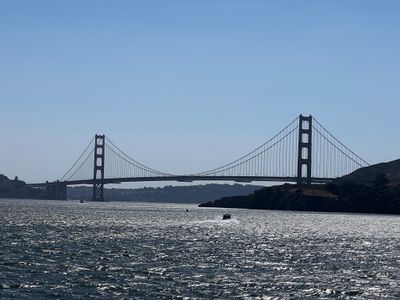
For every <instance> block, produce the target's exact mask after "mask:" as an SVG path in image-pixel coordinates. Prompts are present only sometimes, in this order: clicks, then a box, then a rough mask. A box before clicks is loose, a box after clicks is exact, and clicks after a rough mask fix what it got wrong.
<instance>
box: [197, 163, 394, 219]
mask: <svg viewBox="0 0 400 300" xmlns="http://www.w3.org/2000/svg"><path fill="white" fill-rule="evenodd" d="M399 177H400V160H396V161H393V162H389V163H384V164H378V165H373V166H370V167H367V168H363V169H360V170H357V171H355V172H353V173H352V174H350V175H347V176H344V177H342V178H339V179H337V180H336V181H335V182H333V183H329V184H327V185H311V186H298V185H290V184H284V185H281V186H274V187H267V188H263V189H261V190H258V191H255V192H254V193H253V194H250V195H248V196H237V197H224V198H221V199H219V200H216V201H213V202H207V203H204V204H201V205H200V206H207V207H232V208H255V209H279V210H300V211H322V212H329V211H331V212H362V213H385V214H400V184H399V183H400V178H399Z"/></svg>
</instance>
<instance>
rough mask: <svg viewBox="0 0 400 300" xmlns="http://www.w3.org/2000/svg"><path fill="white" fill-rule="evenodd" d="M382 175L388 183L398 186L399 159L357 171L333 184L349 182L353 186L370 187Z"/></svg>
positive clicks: (399, 174)
mask: <svg viewBox="0 0 400 300" xmlns="http://www.w3.org/2000/svg"><path fill="white" fill-rule="evenodd" d="M382 175H384V176H385V177H386V179H387V180H388V183H390V184H400V159H397V160H393V161H390V162H386V163H380V164H376V165H372V166H368V167H365V168H361V169H358V170H356V171H354V172H353V173H351V174H349V175H346V176H343V177H341V178H339V179H337V180H336V182H335V183H343V182H345V181H350V182H353V183H355V184H360V185H368V186H372V185H374V183H375V181H376V180H377V179H378V176H382Z"/></svg>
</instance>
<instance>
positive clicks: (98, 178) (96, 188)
mask: <svg viewBox="0 0 400 300" xmlns="http://www.w3.org/2000/svg"><path fill="white" fill-rule="evenodd" d="M104 146H105V135H98V134H96V135H95V137H94V167H93V196H92V201H104V194H103V191H104V181H103V180H104Z"/></svg>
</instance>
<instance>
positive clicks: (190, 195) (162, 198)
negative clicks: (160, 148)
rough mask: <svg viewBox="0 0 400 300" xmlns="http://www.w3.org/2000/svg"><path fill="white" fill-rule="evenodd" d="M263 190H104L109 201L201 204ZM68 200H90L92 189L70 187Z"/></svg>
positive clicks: (238, 186) (247, 187)
mask: <svg viewBox="0 0 400 300" xmlns="http://www.w3.org/2000/svg"><path fill="white" fill-rule="evenodd" d="M260 188H262V186H257V185H241V184H234V185H229V184H206V185H192V186H166V187H162V188H160V187H157V188H152V187H145V188H140V189H115V188H113V189H107V188H105V189H104V198H105V199H106V200H107V201H139V202H177V203H180V202H181V203H201V202H206V201H211V200H214V199H217V198H220V197H223V196H236V195H243V194H250V193H253V192H254V191H255V190H258V189H260ZM67 197H68V199H74V200H78V199H82V200H90V199H91V197H92V187H88V186H80V187H68V191H67Z"/></svg>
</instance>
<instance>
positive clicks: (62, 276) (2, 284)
mask: <svg viewBox="0 0 400 300" xmlns="http://www.w3.org/2000/svg"><path fill="white" fill-rule="evenodd" d="M186 209H188V210H189V212H186ZM226 212H229V213H231V215H232V219H231V220H224V221H222V214H223V213H226ZM0 232H1V242H0V298H16V299H24V298H26V299H30V298H35V299H41V298H42V299H48V298H55V299H71V298H75V299H76V298H82V299H88V298H91V297H93V298H106V299H124V298H125V299H185V298H186V299H191V298H197V299H210V298H219V299H235V298H237V299H279V298H283V299H297V298H307V297H309V298H332V297H334V298H354V299H365V298H371V299H381V298H383V297H388V298H389V299H395V298H399V297H400V276H399V267H400V247H399V246H400V244H399V242H400V217H396V216H376V215H355V214H322V213H299V212H282V211H257V210H240V209H215V208H213V209H207V208H197V207H195V206H194V205H186V204H155V203H83V204H82V203H79V202H78V201H65V202H64V201H27V200H4V199H3V200H0Z"/></svg>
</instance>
